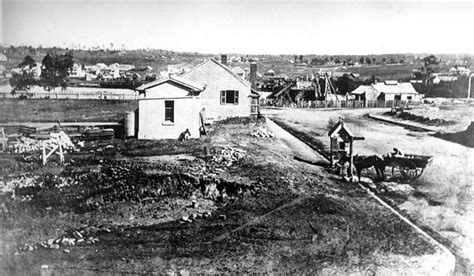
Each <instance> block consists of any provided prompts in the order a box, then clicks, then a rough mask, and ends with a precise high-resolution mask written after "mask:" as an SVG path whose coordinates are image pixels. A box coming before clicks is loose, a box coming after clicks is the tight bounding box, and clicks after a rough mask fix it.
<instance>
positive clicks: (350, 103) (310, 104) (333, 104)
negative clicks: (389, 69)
mask: <svg viewBox="0 0 474 276" xmlns="http://www.w3.org/2000/svg"><path fill="white" fill-rule="evenodd" d="M421 104H422V102H421V101H355V100H347V101H346V100H344V101H332V100H331V101H300V102H298V103H290V102H285V101H276V102H265V101H262V102H261V103H260V105H261V106H274V107H292V108H386V107H389V108H391V107H407V106H418V105H421Z"/></svg>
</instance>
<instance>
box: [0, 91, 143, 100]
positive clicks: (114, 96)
mask: <svg viewBox="0 0 474 276" xmlns="http://www.w3.org/2000/svg"><path fill="white" fill-rule="evenodd" d="M21 97H26V98H27V99H71V100H94V99H102V100H137V99H138V94H137V93H125V92H122V93H120V92H118V93H113V92H104V93H100V92H99V93H97V92H64V91H61V92H31V93H24V92H22V93H16V94H12V93H1V94H0V98H4V99H14V98H21Z"/></svg>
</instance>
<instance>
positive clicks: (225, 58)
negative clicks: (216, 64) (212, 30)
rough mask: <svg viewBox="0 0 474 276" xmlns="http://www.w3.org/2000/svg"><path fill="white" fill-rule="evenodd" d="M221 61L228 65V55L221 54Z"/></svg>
mask: <svg viewBox="0 0 474 276" xmlns="http://www.w3.org/2000/svg"><path fill="white" fill-rule="evenodd" d="M221 63H222V64H224V65H225V66H227V55H221Z"/></svg>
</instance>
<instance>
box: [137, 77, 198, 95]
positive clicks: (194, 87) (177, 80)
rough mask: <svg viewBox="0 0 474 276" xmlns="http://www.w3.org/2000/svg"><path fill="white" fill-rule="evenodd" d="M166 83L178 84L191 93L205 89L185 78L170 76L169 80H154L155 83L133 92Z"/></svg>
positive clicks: (147, 84) (140, 87) (142, 86)
mask: <svg viewBox="0 0 474 276" xmlns="http://www.w3.org/2000/svg"><path fill="white" fill-rule="evenodd" d="M166 82H173V83H176V84H179V85H181V86H184V87H187V88H189V89H190V90H191V91H194V92H202V91H204V89H205V87H204V86H203V85H201V84H198V83H195V82H193V81H190V80H188V79H185V78H181V77H178V76H174V75H171V76H169V78H166V79H162V80H156V81H152V82H149V83H146V84H143V85H141V86H139V87H137V88H136V89H135V90H137V91H139V92H144V91H145V90H147V89H150V88H152V87H155V86H158V85H161V84H163V83H166Z"/></svg>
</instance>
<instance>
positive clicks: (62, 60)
mask: <svg viewBox="0 0 474 276" xmlns="http://www.w3.org/2000/svg"><path fill="white" fill-rule="evenodd" d="M73 65H74V61H73V59H72V54H71V53H70V52H69V53H66V54H63V55H50V54H47V55H46V56H45V57H44V58H43V61H42V72H41V81H42V84H43V87H44V88H45V89H46V90H48V91H50V90H52V89H54V88H56V87H59V86H61V88H63V89H65V88H66V87H67V84H66V78H67V76H68V75H69V73H70V71H71V70H72V67H73Z"/></svg>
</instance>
